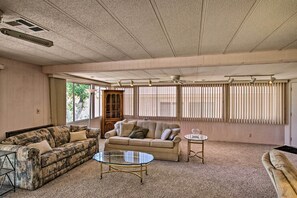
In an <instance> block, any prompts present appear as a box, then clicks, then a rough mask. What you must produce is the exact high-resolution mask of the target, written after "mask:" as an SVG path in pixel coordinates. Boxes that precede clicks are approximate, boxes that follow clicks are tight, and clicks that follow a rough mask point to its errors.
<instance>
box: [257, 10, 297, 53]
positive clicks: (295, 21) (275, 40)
mask: <svg viewBox="0 0 297 198" xmlns="http://www.w3.org/2000/svg"><path fill="white" fill-rule="evenodd" d="M296 30H297V14H295V15H294V16H293V17H292V18H291V19H290V20H288V21H287V22H286V23H284V24H283V25H282V26H281V27H280V28H279V29H277V30H276V31H275V32H274V33H273V34H272V35H270V36H269V37H268V38H267V39H266V40H264V41H263V42H262V43H261V44H260V45H259V46H257V48H256V49H255V51H260V50H262V51H263V50H279V49H282V48H284V47H286V46H288V45H289V44H291V43H292V42H293V41H295V40H297V31H296ZM295 48H296V47H295Z"/></svg>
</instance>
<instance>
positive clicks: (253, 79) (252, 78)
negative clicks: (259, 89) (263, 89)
mask: <svg viewBox="0 0 297 198" xmlns="http://www.w3.org/2000/svg"><path fill="white" fill-rule="evenodd" d="M256 80H257V79H256V78H255V77H253V76H251V80H250V83H251V84H254V83H255V82H256Z"/></svg>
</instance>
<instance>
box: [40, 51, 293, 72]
mask: <svg viewBox="0 0 297 198" xmlns="http://www.w3.org/2000/svg"><path fill="white" fill-rule="evenodd" d="M289 62H297V49H291V50H282V51H263V52H250V53H234V54H218V55H201V56H190V57H170V58H155V59H142V60H125V61H113V62H98V63H82V64H68V65H53V66H43V68H42V71H43V72H44V73H47V74H54V73H62V72H66V73H67V72H107V71H124V70H142V69H166V68H181V67H208V66H232V65H238V66H242V65H256V64H271V63H289Z"/></svg>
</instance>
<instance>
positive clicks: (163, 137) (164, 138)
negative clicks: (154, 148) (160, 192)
mask: <svg viewBox="0 0 297 198" xmlns="http://www.w3.org/2000/svg"><path fill="white" fill-rule="evenodd" d="M170 134H171V129H164V131H163V132H162V135H161V140H166V139H167V138H168V137H169V136H170Z"/></svg>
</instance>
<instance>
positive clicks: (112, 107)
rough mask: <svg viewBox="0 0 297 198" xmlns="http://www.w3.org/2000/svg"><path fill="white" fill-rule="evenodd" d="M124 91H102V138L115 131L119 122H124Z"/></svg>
mask: <svg viewBox="0 0 297 198" xmlns="http://www.w3.org/2000/svg"><path fill="white" fill-rule="evenodd" d="M123 92H124V91H123V90H103V91H102V108H103V109H102V110H103V111H102V121H101V137H102V138H104V135H105V133H106V132H107V131H110V130H112V129H114V124H115V123H116V122H117V121H120V120H123Z"/></svg>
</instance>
